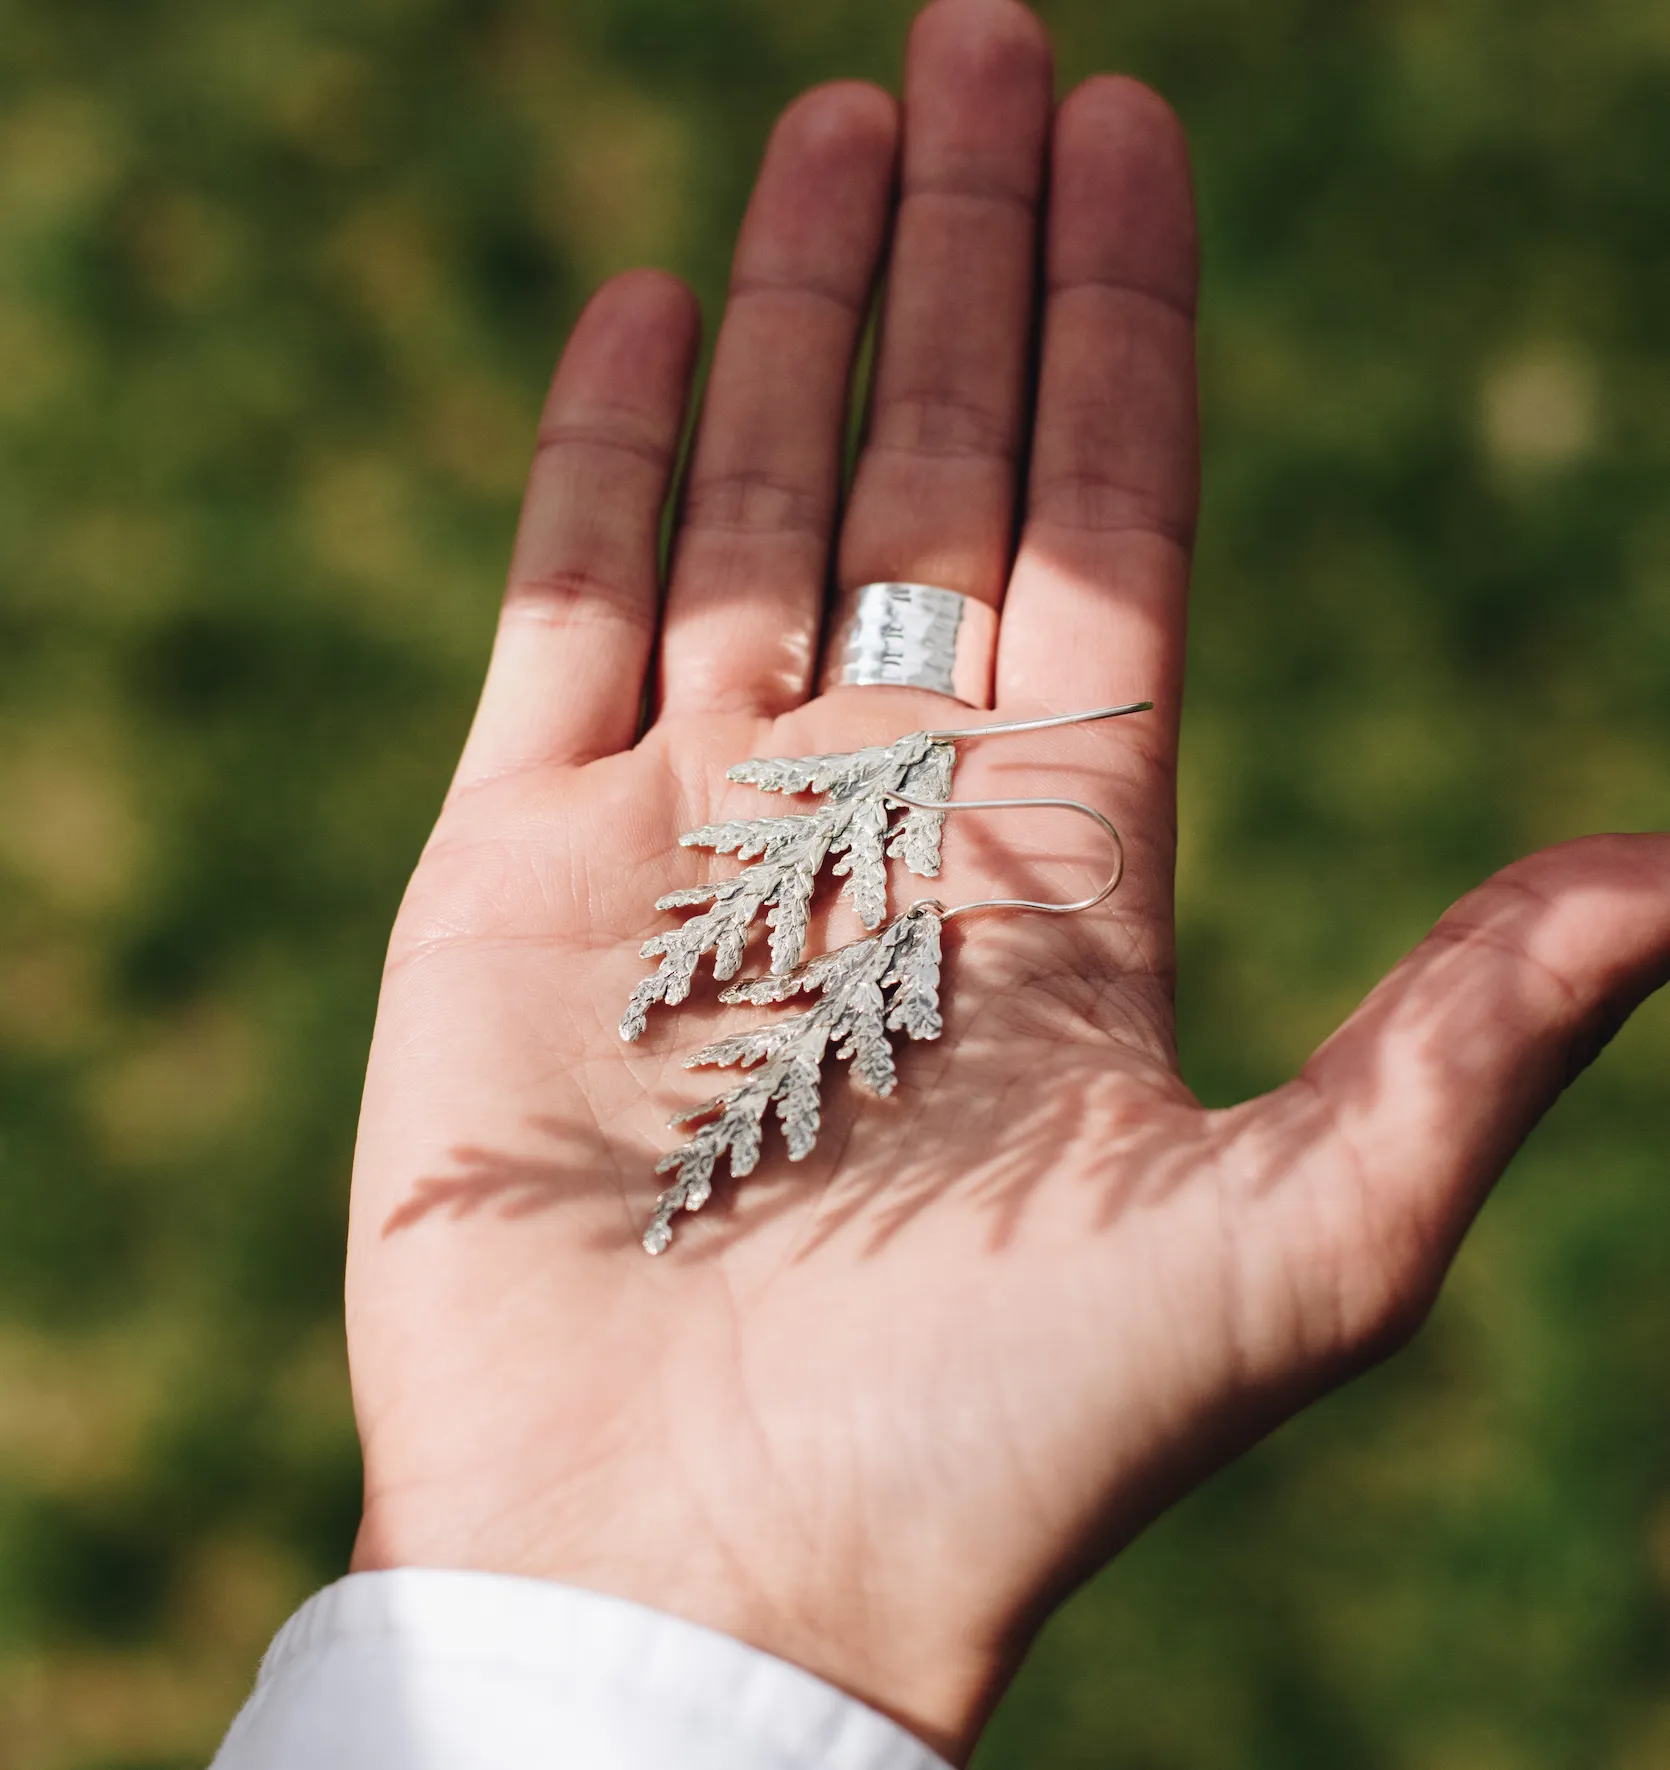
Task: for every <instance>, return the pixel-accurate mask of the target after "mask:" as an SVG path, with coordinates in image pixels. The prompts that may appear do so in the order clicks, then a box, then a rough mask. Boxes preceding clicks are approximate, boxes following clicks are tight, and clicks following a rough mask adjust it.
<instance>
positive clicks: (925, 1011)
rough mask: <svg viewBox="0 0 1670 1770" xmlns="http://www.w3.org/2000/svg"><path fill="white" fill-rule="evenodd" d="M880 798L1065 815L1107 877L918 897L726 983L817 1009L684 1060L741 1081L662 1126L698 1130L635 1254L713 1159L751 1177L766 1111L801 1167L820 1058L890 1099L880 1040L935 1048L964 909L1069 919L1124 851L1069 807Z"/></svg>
mask: <svg viewBox="0 0 1670 1770" xmlns="http://www.w3.org/2000/svg"><path fill="white" fill-rule="evenodd" d="M1051 723H1067V722H1066V721H1051ZM886 797H887V799H888V801H889V803H891V804H896V805H899V806H902V807H905V808H906V809H907V810H909V811H910V812H911V814H913V815H918V814H920V815H931V816H933V817H935V818H936V819H939V820H941V821H943V819H944V818H945V817H946V816H947V815H948V814H949V813H951V812H953V811H998V810H1009V809H1019V808H1023V807H1024V808H1028V809H1060V810H1063V811H1076V812H1078V813H1080V814H1081V815H1082V816H1084V817H1088V818H1090V819H1091V820H1092V821H1093V822H1094V823H1096V824H1097V825H1098V826H1099V827H1100V828H1101V829H1102V830H1103V831H1104V832H1105V833H1106V834H1107V836H1108V838H1109V840H1110V841H1111V842H1112V844H1113V848H1114V854H1115V857H1116V858H1115V864H1114V869H1113V871H1112V873H1111V874H1110V875H1109V876H1108V879H1107V881H1106V883H1105V884H1103V886H1102V887H1101V889H1100V890H1099V891H1096V892H1095V893H1093V894H1092V895H1091V896H1089V897H1085V898H1080V899H1078V900H1077V901H1076V902H1073V903H1042V902H1037V901H1034V900H1032V899H1029V898H1007V897H1005V898H981V899H979V900H978V901H976V902H973V903H964V904H958V905H956V906H955V907H954V908H952V909H947V908H946V907H945V906H944V905H943V904H941V903H939V902H937V901H936V900H934V899H932V898H927V899H923V900H922V901H920V902H918V903H913V904H912V905H911V906H910V907H909V909H907V910H904V911H903V912H902V913H901V914H899V915H897V916H895V917H894V918H893V920H892V921H891V922H889V923H888V924H887V926H886V927H885V928H883V929H882V930H881V932H880V933H879V934H874V935H871V936H870V937H869V938H868V939H865V940H859V941H855V942H853V943H852V945H850V946H844V947H840V948H838V949H837V950H836V951H834V952H830V953H824V954H822V955H820V956H819V957H818V958H815V959H812V960H810V961H809V962H808V963H806V964H803V965H800V966H798V967H796V968H795V969H794V970H791V971H788V972H783V973H773V974H771V975H768V976H765V977H761V978H755V979H752V980H750V981H748V982H745V983H739V984H733V985H732V986H731V987H730V988H729V989H727V990H725V991H723V992H722V993H721V995H720V998H719V999H720V1000H721V1001H722V1002H752V1003H756V1004H761V1005H763V1004H766V1003H772V1002H783V1001H786V1000H788V998H789V997H791V996H794V995H797V994H801V993H807V994H816V995H817V996H818V997H819V1000H818V1002H817V1003H816V1005H815V1006H814V1007H812V1008H811V1009H809V1010H808V1011H807V1012H806V1013H804V1014H797V1015H794V1016H792V1017H791V1018H789V1019H786V1020H778V1021H774V1022H772V1023H770V1024H769V1025H766V1026H760V1027H753V1028H750V1029H749V1030H748V1031H746V1032H740V1033H733V1034H731V1035H730V1036H728V1037H726V1038H723V1039H718V1040H715V1041H714V1043H712V1044H711V1045H707V1046H705V1047H704V1048H703V1049H702V1050H700V1051H698V1052H696V1053H695V1055H694V1056H692V1057H689V1058H687V1059H686V1060H685V1067H686V1068H687V1069H694V1068H698V1067H701V1066H704V1065H712V1066H714V1067H719V1068H728V1067H731V1066H738V1067H741V1068H744V1069H751V1070H752V1073H751V1074H749V1075H747V1076H746V1077H744V1078H743V1079H742V1080H741V1081H739V1082H738V1083H737V1084H736V1086H735V1087H733V1088H729V1089H727V1090H726V1091H725V1092H724V1093H723V1094H721V1095H719V1096H718V1097H717V1098H716V1099H713V1100H709V1101H706V1102H705V1103H704V1104H702V1105H701V1106H698V1107H695V1108H693V1109H692V1110H691V1111H689V1112H686V1113H680V1114H679V1115H678V1117H677V1118H675V1119H674V1120H673V1121H672V1122H673V1127H674V1128H675V1129H677V1128H680V1127H683V1126H687V1125H698V1126H699V1129H697V1131H696V1132H695V1134H694V1135H693V1136H692V1137H691V1138H690V1140H689V1141H688V1142H686V1143H684V1144H682V1145H681V1146H680V1147H679V1148H677V1149H675V1150H672V1151H670V1152H669V1153H668V1154H667V1155H665V1156H663V1157H662V1158H661V1160H660V1161H659V1162H658V1163H657V1164H656V1170H655V1171H656V1172H657V1173H658V1174H664V1173H673V1172H676V1174H677V1176H678V1177H677V1179H676V1180H674V1182H673V1183H672V1185H670V1186H669V1187H667V1188H666V1190H665V1191H663V1192H662V1194H661V1195H660V1197H659V1198H658V1199H657V1200H656V1201H655V1210H654V1212H653V1214H652V1215H651V1217H650V1220H649V1224H648V1226H647V1227H646V1228H645V1230H644V1235H643V1245H644V1248H645V1251H646V1252H648V1253H651V1254H660V1253H663V1252H665V1251H666V1249H667V1248H668V1246H670V1245H671V1242H672V1239H673V1227H672V1226H673V1219H674V1218H675V1217H676V1216H677V1215H678V1213H679V1212H680V1211H699V1210H700V1209H701V1208H702V1206H703V1205H704V1204H706V1203H707V1201H708V1199H709V1198H710V1197H711V1196H712V1193H713V1174H714V1168H715V1166H716V1164H717V1162H718V1160H719V1158H720V1156H721V1155H728V1156H729V1158H730V1170H731V1177H732V1179H733V1180H740V1179H742V1178H744V1177H745V1176H746V1175H748V1174H750V1173H752V1172H753V1170H754V1168H755V1166H756V1164H757V1163H758V1161H759V1159H760V1147H761V1143H762V1140H763V1137H764V1129H765V1115H766V1112H767V1110H768V1109H769V1108H770V1107H772V1106H775V1107H776V1109H777V1116H778V1119H779V1121H780V1123H781V1125H782V1128H783V1137H784V1141H785V1142H786V1143H787V1145H788V1155H789V1160H790V1161H791V1162H797V1161H803V1160H804V1159H805V1158H806V1157H807V1156H808V1155H809V1154H811V1152H812V1150H813V1148H814V1147H815V1146H816V1143H817V1140H818V1127H819V1120H820V1112H821V1088H822V1076H823V1060H824V1058H825V1057H826V1056H827V1055H828V1054H829V1052H830V1050H831V1048H833V1051H834V1055H835V1056H836V1057H837V1058H842V1059H845V1060H846V1061H848V1062H850V1063H851V1064H852V1068H853V1074H854V1076H855V1078H856V1079H857V1080H858V1082H859V1083H860V1085H861V1086H863V1087H864V1088H866V1089H868V1090H869V1091H870V1092H871V1093H873V1094H879V1095H886V1094H890V1093H892V1091H893V1087H894V1084H895V1082H896V1080H897V1074H896V1070H895V1067H894V1058H893V1047H892V1043H891V1041H890V1039H889V1037H888V1035H889V1033H894V1032H902V1033H904V1034H905V1036H906V1037H907V1038H911V1039H937V1038H938V1037H939V1035H940V1030H941V1022H940V1014H939V972H940V930H941V928H942V927H943V926H944V924H945V923H946V922H949V921H950V920H951V919H952V918H953V917H955V916H966V915H970V914H972V913H973V912H974V911H976V910H1033V911H1037V912H1040V913H1042V914H1045V915H1056V916H1067V915H1075V914H1077V913H1079V912H1080V911H1083V910H1089V909H1094V908H1095V907H1096V905H1097V904H1099V903H1101V902H1102V901H1103V900H1104V899H1105V898H1107V897H1110V896H1111V895H1112V894H1113V893H1114V892H1115V891H1116V890H1117V889H1118V887H1119V882H1120V879H1121V878H1122V877H1123V875H1124V870H1125V847H1124V844H1123V842H1121V840H1120V837H1119V832H1118V830H1116V829H1115V828H1114V827H1113V825H1112V824H1111V823H1110V822H1109V821H1108V820H1107V818H1105V817H1104V816H1103V815H1102V814H1101V812H1099V811H1097V810H1096V809H1095V808H1094V807H1093V806H1089V805H1085V804H1083V803H1082V802H1081V801H1080V800H1077V799H964V800H922V799H917V798H914V797H912V796H908V795H906V794H905V793H903V792H893V793H890V794H888V795H886ZM937 827H938V826H937V825H936V842H937Z"/></svg>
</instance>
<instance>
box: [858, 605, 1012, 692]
mask: <svg viewBox="0 0 1670 1770" xmlns="http://www.w3.org/2000/svg"><path fill="white" fill-rule="evenodd" d="M996 647H997V613H996V611H995V610H994V609H992V608H991V607H989V606H988V605H987V604H986V603H983V602H977V601H975V599H974V598H973V597H971V596H959V595H958V594H957V592H956V591H955V590H942V589H940V588H939V586H938V585H937V584H865V585H863V586H862V587H861V588H860V589H859V591H858V593H857V598H856V606H855V608H854V610H853V614H852V619H851V620H850V621H849V622H848V623H847V629H846V634H845V649H844V655H843V659H842V664H841V676H840V680H841V682H842V683H843V684H844V685H845V686H847V687H849V688H872V687H877V686H883V687H888V688H928V689H932V690H933V691H934V693H935V694H943V695H950V696H952V697H953V698H954V699H956V700H960V701H967V702H968V703H969V704H970V705H971V706H984V705H985V704H986V700H987V698H988V695H989V692H990V688H991V673H992V660H993V656H994V654H995V652H996Z"/></svg>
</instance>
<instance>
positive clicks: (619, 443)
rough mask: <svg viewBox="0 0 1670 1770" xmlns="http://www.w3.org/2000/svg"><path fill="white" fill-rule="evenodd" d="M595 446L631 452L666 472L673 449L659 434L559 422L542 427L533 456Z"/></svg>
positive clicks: (559, 453) (619, 451)
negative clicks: (643, 433) (632, 432)
mask: <svg viewBox="0 0 1670 1770" xmlns="http://www.w3.org/2000/svg"><path fill="white" fill-rule="evenodd" d="M571 449H572V450H576V451H584V450H591V449H595V450H598V451H600V452H602V453H605V454H614V455H630V456H631V457H632V458H633V459H634V460H638V461H647V462H648V463H649V465H650V466H651V467H653V468H655V470H656V471H657V472H658V473H660V472H665V471H666V467H667V459H668V456H669V453H670V450H669V447H668V445H667V443H666V442H665V441H664V440H663V439H661V438H660V437H658V436H653V435H641V436H634V435H632V434H631V433H630V432H629V431H626V430H608V429H604V428H602V427H600V426H596V425H589V424H558V425H554V426H552V427H550V428H549V429H544V430H541V431H540V433H539V437H538V439H537V441H536V442H535V444H534V457H535V459H536V460H537V459H540V458H542V457H544V456H547V455H550V456H560V455H562V454H565V453H566V452H567V451H569V450H571Z"/></svg>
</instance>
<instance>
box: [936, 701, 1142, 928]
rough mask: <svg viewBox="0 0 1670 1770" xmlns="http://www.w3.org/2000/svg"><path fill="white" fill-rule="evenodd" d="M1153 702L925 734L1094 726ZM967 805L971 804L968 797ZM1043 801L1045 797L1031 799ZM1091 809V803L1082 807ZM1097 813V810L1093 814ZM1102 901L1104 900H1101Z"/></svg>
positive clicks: (947, 736) (952, 736)
mask: <svg viewBox="0 0 1670 1770" xmlns="http://www.w3.org/2000/svg"><path fill="white" fill-rule="evenodd" d="M1153 711H1154V703H1153V702H1152V701H1131V702H1129V703H1128V704H1127V705H1125V706H1123V707H1097V708H1095V709H1094V710H1093V711H1091V712H1089V713H1057V714H1055V715H1053V716H1052V717H1051V718H1048V719H1011V720H1008V721H1006V722H1005V723H1004V724H1002V725H970V726H968V727H967V728H966V729H964V730H962V731H925V732H923V733H922V735H923V737H925V738H931V739H932V740H933V741H934V742H935V743H936V744H949V743H953V742H955V741H956V740H957V739H958V738H983V737H1006V736H1007V735H1008V734H1009V733H1010V732H1013V731H1048V730H1049V729H1050V728H1051V727H1052V726H1056V725H1091V724H1094V723H1095V721H1096V720H1098V719H1119V718H1122V717H1123V716H1124V715H1125V714H1127V713H1152V712H1153ZM964 803H965V804H967V803H969V802H968V801H967V800H965V801H964ZM1027 803H1035V804H1042V803H1043V801H1042V800H1035V801H1027ZM1051 803H1052V804H1072V803H1076V801H1070V800H1052V801H1051ZM1080 809H1081V810H1085V811H1088V810H1089V809H1090V808H1089V807H1088V806H1082V807H1080ZM1091 815H1092V816H1094V815H1095V813H1094V812H1092V813H1091ZM1097 901H1098V902H1100V901H1101V900H1100V899H1098V900H1097Z"/></svg>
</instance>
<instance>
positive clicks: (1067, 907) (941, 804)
mask: <svg viewBox="0 0 1670 1770" xmlns="http://www.w3.org/2000/svg"><path fill="white" fill-rule="evenodd" d="M1119 710H1120V711H1125V710H1127V709H1123V708H1122V709H1119ZM1076 717H1078V718H1082V717H1083V715H1082V714H1079V715H1076ZM1071 722H1072V721H1070V720H1059V719H1058V720H1050V721H1048V723H1049V724H1052V725H1065V724H1070V723H1071ZM886 797H887V799H888V801H889V803H891V804H895V805H908V806H909V807H910V809H911V810H912V811H1017V810H1030V811H1076V812H1078V813H1079V815H1080V816H1081V817H1087V818H1089V819H1090V820H1091V822H1092V823H1096V824H1100V825H1101V827H1102V829H1103V830H1104V831H1106V832H1107V835H1108V838H1109V840H1110V841H1111V842H1112V843H1113V851H1114V854H1115V856H1116V860H1115V864H1114V869H1113V873H1112V875H1111V876H1110V877H1109V879H1108V882H1107V883H1106V884H1105V885H1104V886H1103V887H1102V889H1101V890H1100V891H1098V892H1097V893H1096V894H1095V895H1094V896H1093V897H1083V898H1080V899H1079V900H1078V902H1076V903H1040V902H1038V901H1036V900H1034V899H1032V898H1028V897H982V898H979V899H977V900H976V901H975V902H974V903H960V904H957V905H956V906H955V907H954V908H952V909H948V910H943V911H941V913H940V918H939V919H940V920H941V921H942V922H949V921H950V920H951V918H952V917H953V916H966V915H968V914H969V912H970V911H971V910H1038V911H1040V912H1041V913H1042V914H1044V915H1046V916H1074V915H1077V914H1078V912H1079V911H1080V910H1093V909H1095V907H1096V906H1097V904H1099V903H1101V902H1103V901H1104V900H1105V899H1107V898H1110V897H1112V896H1113V894H1114V892H1116V891H1117V890H1118V889H1119V882H1120V880H1121V879H1123V878H1124V877H1125V844H1124V841H1123V840H1122V839H1121V837H1120V834H1119V832H1118V831H1117V830H1116V829H1115V828H1114V827H1113V825H1112V824H1111V823H1109V822H1108V820H1107V819H1106V818H1105V817H1103V816H1102V814H1101V812H1099V811H1098V810H1097V809H1096V808H1095V806H1094V805H1086V804H1085V803H1084V801H1083V800H1082V799H912V798H911V797H909V795H908V794H905V793H889V794H887V795H886Z"/></svg>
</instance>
